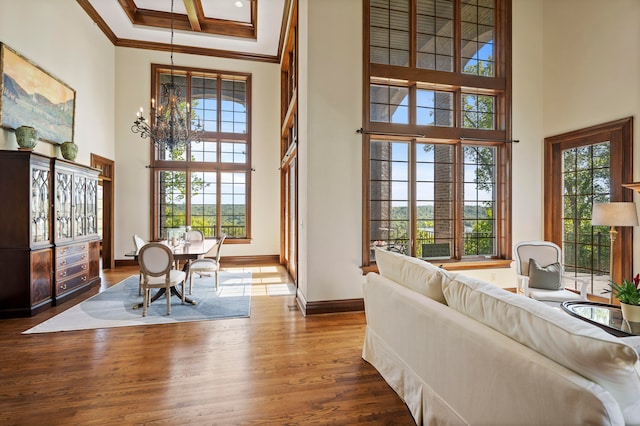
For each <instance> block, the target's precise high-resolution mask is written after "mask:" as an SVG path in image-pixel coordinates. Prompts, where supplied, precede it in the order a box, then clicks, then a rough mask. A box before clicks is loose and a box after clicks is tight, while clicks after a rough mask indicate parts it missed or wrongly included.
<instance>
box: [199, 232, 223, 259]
mask: <svg viewBox="0 0 640 426" xmlns="http://www.w3.org/2000/svg"><path fill="white" fill-rule="evenodd" d="M225 238H227V236H226V235H225V234H222V235H221V236H220V238H218V241H217V242H216V244H215V245H214V246H213V247H211V249H210V250H209V251H208V252H207V253H206V254H205V255H204V257H207V258H210V259H211V258H214V259H216V262H217V263H218V264H220V253H221V252H222V244H223V243H224V239H225Z"/></svg>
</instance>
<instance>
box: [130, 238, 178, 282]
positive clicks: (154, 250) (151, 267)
mask: <svg viewBox="0 0 640 426" xmlns="http://www.w3.org/2000/svg"><path fill="white" fill-rule="evenodd" d="M138 263H139V264H140V271H141V272H142V274H143V275H145V276H146V275H148V276H151V277H161V276H163V275H166V276H167V277H169V274H170V273H171V267H172V266H173V253H172V252H171V249H170V248H169V247H167V246H166V245H164V244H162V243H148V244H145V245H144V246H142V248H141V249H140V252H139V253H138ZM167 279H168V278H167Z"/></svg>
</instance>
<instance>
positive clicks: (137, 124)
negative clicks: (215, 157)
mask: <svg viewBox="0 0 640 426" xmlns="http://www.w3.org/2000/svg"><path fill="white" fill-rule="evenodd" d="M173 33H174V16H173V0H171V45H170V57H171V68H170V80H169V82H168V83H163V84H162V87H161V91H160V99H159V102H158V107H157V108H156V105H155V99H153V98H152V99H151V118H152V122H150V121H149V120H147V119H146V118H145V117H144V115H143V109H142V108H140V111H139V112H138V114H137V119H136V120H135V121H134V123H133V126H131V131H132V132H133V133H139V134H140V137H142V138H149V139H150V140H151V141H152V142H153V143H154V144H155V145H156V147H158V149H163V150H169V151H172V152H173V151H175V150H176V149H184V148H186V147H187V146H188V145H190V144H191V142H202V139H203V136H204V129H203V128H202V126H201V124H200V117H198V120H197V123H195V122H194V118H195V116H197V114H196V113H195V111H193V110H192V109H191V106H190V104H189V102H186V101H184V100H183V99H182V93H181V88H180V86H179V85H177V84H175V81H174V69H173V67H174V64H173Z"/></svg>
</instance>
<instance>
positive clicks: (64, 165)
mask: <svg viewBox="0 0 640 426" xmlns="http://www.w3.org/2000/svg"><path fill="white" fill-rule="evenodd" d="M53 176H54V177H53V183H54V194H55V196H54V204H53V212H54V213H53V235H54V237H53V239H54V243H55V293H54V300H55V302H56V303H60V302H63V301H64V300H66V299H68V298H69V297H73V296H74V295H75V294H76V293H78V292H80V291H82V290H85V289H87V288H89V287H90V286H91V285H93V284H94V283H96V282H100V243H99V235H98V171H97V170H94V169H90V168H87V167H82V166H79V165H77V164H74V163H70V162H68V161H64V160H59V159H55V160H54V166H53ZM96 247H97V249H96Z"/></svg>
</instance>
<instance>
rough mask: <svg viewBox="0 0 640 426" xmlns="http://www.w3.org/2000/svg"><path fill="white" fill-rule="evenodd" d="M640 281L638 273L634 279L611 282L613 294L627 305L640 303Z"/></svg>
mask: <svg viewBox="0 0 640 426" xmlns="http://www.w3.org/2000/svg"><path fill="white" fill-rule="evenodd" d="M638 283H640V274H638V275H636V276H635V278H634V279H633V280H632V281H629V280H627V279H624V280H622V284H616V283H614V282H611V283H610V284H609V285H610V286H611V291H612V292H613V295H614V296H615V297H616V298H618V299H619V300H620V302H622V303H626V304H627V305H640V289H639V288H638Z"/></svg>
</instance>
